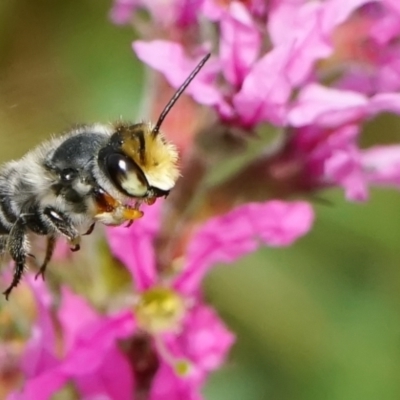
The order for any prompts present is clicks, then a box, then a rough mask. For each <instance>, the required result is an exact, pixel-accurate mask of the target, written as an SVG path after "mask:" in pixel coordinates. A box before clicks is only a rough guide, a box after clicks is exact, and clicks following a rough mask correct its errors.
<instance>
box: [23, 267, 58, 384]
mask: <svg viewBox="0 0 400 400" xmlns="http://www.w3.org/2000/svg"><path fill="white" fill-rule="evenodd" d="M27 281H28V283H29V285H30V286H31V288H32V293H33V295H34V297H35V300H36V307H37V314H38V319H37V321H36V322H35V325H34V326H33V328H32V332H31V337H30V339H29V341H28V343H27V345H26V348H25V352H24V355H23V358H22V361H21V368H22V370H23V371H24V373H25V374H26V376H27V377H36V376H38V375H40V374H41V373H43V372H44V371H46V370H48V369H51V368H53V367H54V366H55V365H56V364H57V363H58V360H57V357H56V356H55V346H56V338H55V331H54V325H53V321H52V317H51V313H50V308H51V304H52V299H51V296H50V293H49V292H48V290H47V287H46V285H45V283H44V282H43V281H42V280H41V279H37V280H35V278H34V277H33V276H32V275H29V276H27Z"/></svg>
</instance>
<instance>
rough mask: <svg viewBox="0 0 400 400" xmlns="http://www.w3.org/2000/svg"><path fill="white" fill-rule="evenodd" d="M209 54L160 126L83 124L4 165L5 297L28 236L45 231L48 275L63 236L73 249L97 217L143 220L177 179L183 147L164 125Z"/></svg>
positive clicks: (0, 190) (0, 246)
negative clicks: (9, 263)
mask: <svg viewBox="0 0 400 400" xmlns="http://www.w3.org/2000/svg"><path fill="white" fill-rule="evenodd" d="M209 57H210V54H207V55H206V56H205V57H204V58H203V59H202V60H201V61H200V63H199V64H198V65H197V66H196V68H195V69H194V70H193V71H192V73H191V74H190V75H189V76H188V78H187V79H186V80H185V81H184V83H183V84H182V86H181V87H180V88H179V89H178V90H177V91H176V93H175V94H174V95H173V97H172V98H171V100H170V101H169V102H168V104H167V105H166V106H165V108H164V110H163V111H162V113H161V114H160V117H159V118H158V121H157V122H156V124H155V125H153V124H151V123H144V122H143V123H137V124H131V123H122V122H117V123H115V124H108V125H106V124H94V125H82V126H79V127H77V128H75V129H73V130H71V131H70V132H67V133H65V134H64V135H62V136H60V137H58V138H53V139H50V140H49V141H47V142H44V143H43V144H41V145H39V146H38V147H37V148H35V149H33V150H32V151H30V152H28V153H27V154H26V155H25V156H24V157H22V158H21V159H19V160H17V161H10V162H7V163H5V164H4V165H3V166H2V168H1V169H0V255H4V254H8V255H9V256H10V257H11V259H12V260H13V261H14V263H15V266H14V272H13V279H12V282H11V284H10V286H9V287H8V288H7V289H6V290H5V291H4V292H3V294H4V295H5V297H6V299H7V300H8V298H9V295H10V293H11V292H12V290H13V288H15V287H16V286H17V285H18V283H19V282H20V280H21V278H22V275H23V272H24V269H25V264H26V260H27V257H29V256H32V257H34V256H33V255H31V254H30V253H29V251H30V250H29V241H28V234H29V233H34V234H37V235H42V236H46V238H47V246H46V253H45V257H44V261H43V263H42V264H41V266H40V269H39V272H38V274H37V275H36V277H38V276H39V275H41V276H42V277H43V278H44V274H45V271H46V267H47V264H48V263H49V261H50V260H51V257H52V254H53V251H54V247H55V243H56V240H57V238H58V237H60V236H63V237H65V238H66V239H67V240H68V242H69V243H70V245H71V250H73V251H77V250H79V248H80V241H81V236H82V235H85V234H86V235H87V234H90V233H91V232H92V230H93V228H94V226H95V223H96V222H101V223H103V224H106V225H121V224H122V223H125V222H128V225H130V224H131V223H132V222H133V221H134V220H136V219H138V218H141V217H142V215H143V212H142V211H141V210H140V206H141V204H142V203H147V204H153V203H154V202H155V201H156V199H157V198H159V197H165V196H167V195H168V194H169V192H170V190H171V189H172V188H173V187H174V185H175V182H176V181H177V179H178V177H179V169H178V165H177V161H178V152H177V149H176V147H175V146H174V144H173V143H171V142H169V141H168V140H167V139H166V137H165V136H164V135H163V133H162V132H161V130H160V128H161V125H162V123H163V121H164V119H165V117H166V116H167V114H168V113H169V111H170V110H171V108H172V107H173V106H174V104H175V102H176V101H177V100H178V98H179V97H180V95H181V94H182V93H183V91H184V90H185V89H186V87H187V86H188V85H189V84H190V82H191V81H192V80H193V79H194V77H195V76H196V75H197V74H198V72H199V71H200V69H201V68H202V67H203V66H204V64H205V63H206V61H207V60H208V58H209Z"/></svg>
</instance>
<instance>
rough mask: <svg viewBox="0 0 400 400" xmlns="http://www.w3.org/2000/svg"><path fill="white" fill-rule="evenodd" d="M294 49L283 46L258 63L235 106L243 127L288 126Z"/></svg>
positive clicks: (239, 93) (234, 98)
mask: <svg viewBox="0 0 400 400" xmlns="http://www.w3.org/2000/svg"><path fill="white" fill-rule="evenodd" d="M291 50H292V49H291V48H290V46H279V47H276V48H275V49H273V50H272V51H270V52H269V53H267V54H266V55H265V56H264V57H262V58H261V59H260V60H258V61H257V62H256V63H255V64H254V66H253V68H252V69H251V70H250V72H249V73H248V75H247V76H246V78H245V80H244V82H243V85H242V88H241V90H240V91H239V92H238V93H237V94H236V95H235V96H234V97H233V104H234V107H235V109H236V112H237V114H238V116H239V117H240V118H241V120H242V124H243V125H247V126H250V127H252V126H254V125H256V124H257V123H259V122H271V123H272V124H275V125H283V124H284V123H285V113H286V103H287V101H288V100H289V97H290V94H291V89H292V88H291V85H290V83H289V80H288V77H287V71H286V69H287V66H288V64H289V62H290V60H291V57H292V56H291Z"/></svg>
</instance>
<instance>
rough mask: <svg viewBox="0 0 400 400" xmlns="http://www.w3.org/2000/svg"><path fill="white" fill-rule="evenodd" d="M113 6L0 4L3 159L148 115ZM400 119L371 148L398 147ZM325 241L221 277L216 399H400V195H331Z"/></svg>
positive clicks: (88, 2)
mask: <svg viewBox="0 0 400 400" xmlns="http://www.w3.org/2000/svg"><path fill="white" fill-rule="evenodd" d="M110 6H111V1H109V0H79V1H78V0H75V1H73V0H63V1H54V0H1V2H0V29H1V34H0V49H1V50H0V127H1V129H0V160H1V161H5V160H8V159H10V158H13V157H19V156H21V155H22V154H23V153H25V152H26V151H27V150H28V149H30V148H31V147H32V146H33V145H35V144H37V143H38V142H40V140H42V139H44V138H47V137H48V136H49V135H50V134H52V133H56V132H60V131H62V130H64V129H66V128H68V127H69V126H70V125H71V124H73V123H77V122H95V121H101V122H106V121H110V120H114V119H117V118H119V117H120V116H123V117H124V118H126V119H135V118H137V117H140V107H141V98H142V89H143V87H142V82H143V77H144V70H143V68H142V66H141V65H140V63H138V61H137V60H136V59H135V57H134V55H133V52H132V51H131V41H132V40H133V39H134V35H133V32H132V30H131V29H130V28H120V27H115V26H113V25H112V24H111V23H110V22H109V21H108V18H107V13H108V11H109V8H110ZM398 132H400V123H399V120H398V119H397V118H394V117H391V118H387V117H386V118H380V119H379V120H378V121H376V122H374V123H372V124H369V126H368V127H367V132H366V135H365V137H366V142H368V143H370V144H371V143H374V142H390V141H395V140H398V139H399V134H398ZM324 197H326V198H327V199H329V200H330V201H331V202H332V203H333V205H332V206H323V205H316V214H317V219H316V223H315V227H314V229H313V230H312V232H311V233H310V234H309V235H308V236H306V237H305V238H304V239H302V240H300V241H299V242H298V243H296V244H295V245H294V246H292V247H290V248H287V249H262V250H261V251H259V252H258V253H257V254H253V255H252V256H250V257H247V258H246V259H244V260H242V261H241V262H240V263H239V264H238V265H236V266H232V265H230V266H227V267H221V268H217V269H215V270H214V271H213V272H212V273H211V275H210V276H209V277H208V278H207V281H206V282H205V287H206V294H207V299H208V301H209V302H210V303H212V304H214V305H215V306H216V307H217V309H218V310H219V312H220V314H221V315H222V317H223V318H224V319H225V321H226V322H227V324H228V325H229V326H230V327H231V329H232V330H233V331H235V332H236V333H237V337H238V339H237V344H236V345H235V347H234V349H233V351H232V354H231V358H230V360H229V362H228V363H227V365H226V367H225V368H224V369H223V370H221V371H219V372H218V373H216V374H214V376H213V377H212V378H211V380H210V382H209V383H208V385H207V387H206V389H205V394H206V398H207V399H209V400H212V399H229V400H262V399H266V400H298V399H324V400H325V399H326V400H347V399H351V400H357V399H363V400H369V399H371V400H376V399H385V400H386V399H400V248H399V247H400V246H399V244H400V238H399V236H400V235H399V234H400V212H399V211H400V207H399V204H400V196H399V193H398V192H395V191H389V190H374V191H373V192H372V193H371V199H370V201H368V202H367V203H365V204H350V203H347V202H345V200H344V199H343V195H342V193H340V192H339V191H337V192H329V193H326V194H324Z"/></svg>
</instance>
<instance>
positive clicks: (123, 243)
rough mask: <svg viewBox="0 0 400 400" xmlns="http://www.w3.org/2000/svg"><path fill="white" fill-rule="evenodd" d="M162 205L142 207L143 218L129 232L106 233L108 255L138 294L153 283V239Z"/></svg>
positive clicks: (108, 230)
mask: <svg viewBox="0 0 400 400" xmlns="http://www.w3.org/2000/svg"><path fill="white" fill-rule="evenodd" d="M161 205H162V201H158V202H157V203H156V204H154V205H152V206H151V207H143V208H142V209H143V211H144V213H145V215H144V216H143V218H141V219H139V220H137V221H135V222H134V224H133V225H132V226H131V227H130V228H126V227H123V226H121V227H112V228H108V229H107V230H106V233H107V239H108V243H109V245H110V248H111V252H112V254H113V255H114V256H115V257H116V258H117V259H118V260H120V261H121V262H122V263H123V264H124V265H125V266H126V268H128V270H129V272H130V273H131V274H132V279H133V280H134V282H135V288H136V289H137V290H139V291H142V290H145V289H147V288H149V287H150V286H151V285H152V284H153V283H154V282H155V281H156V280H157V273H156V269H155V264H154V262H155V261H154V260H155V258H154V247H153V238H154V236H155V234H156V232H157V230H158V227H159V221H160V217H159V214H160V211H161Z"/></svg>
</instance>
